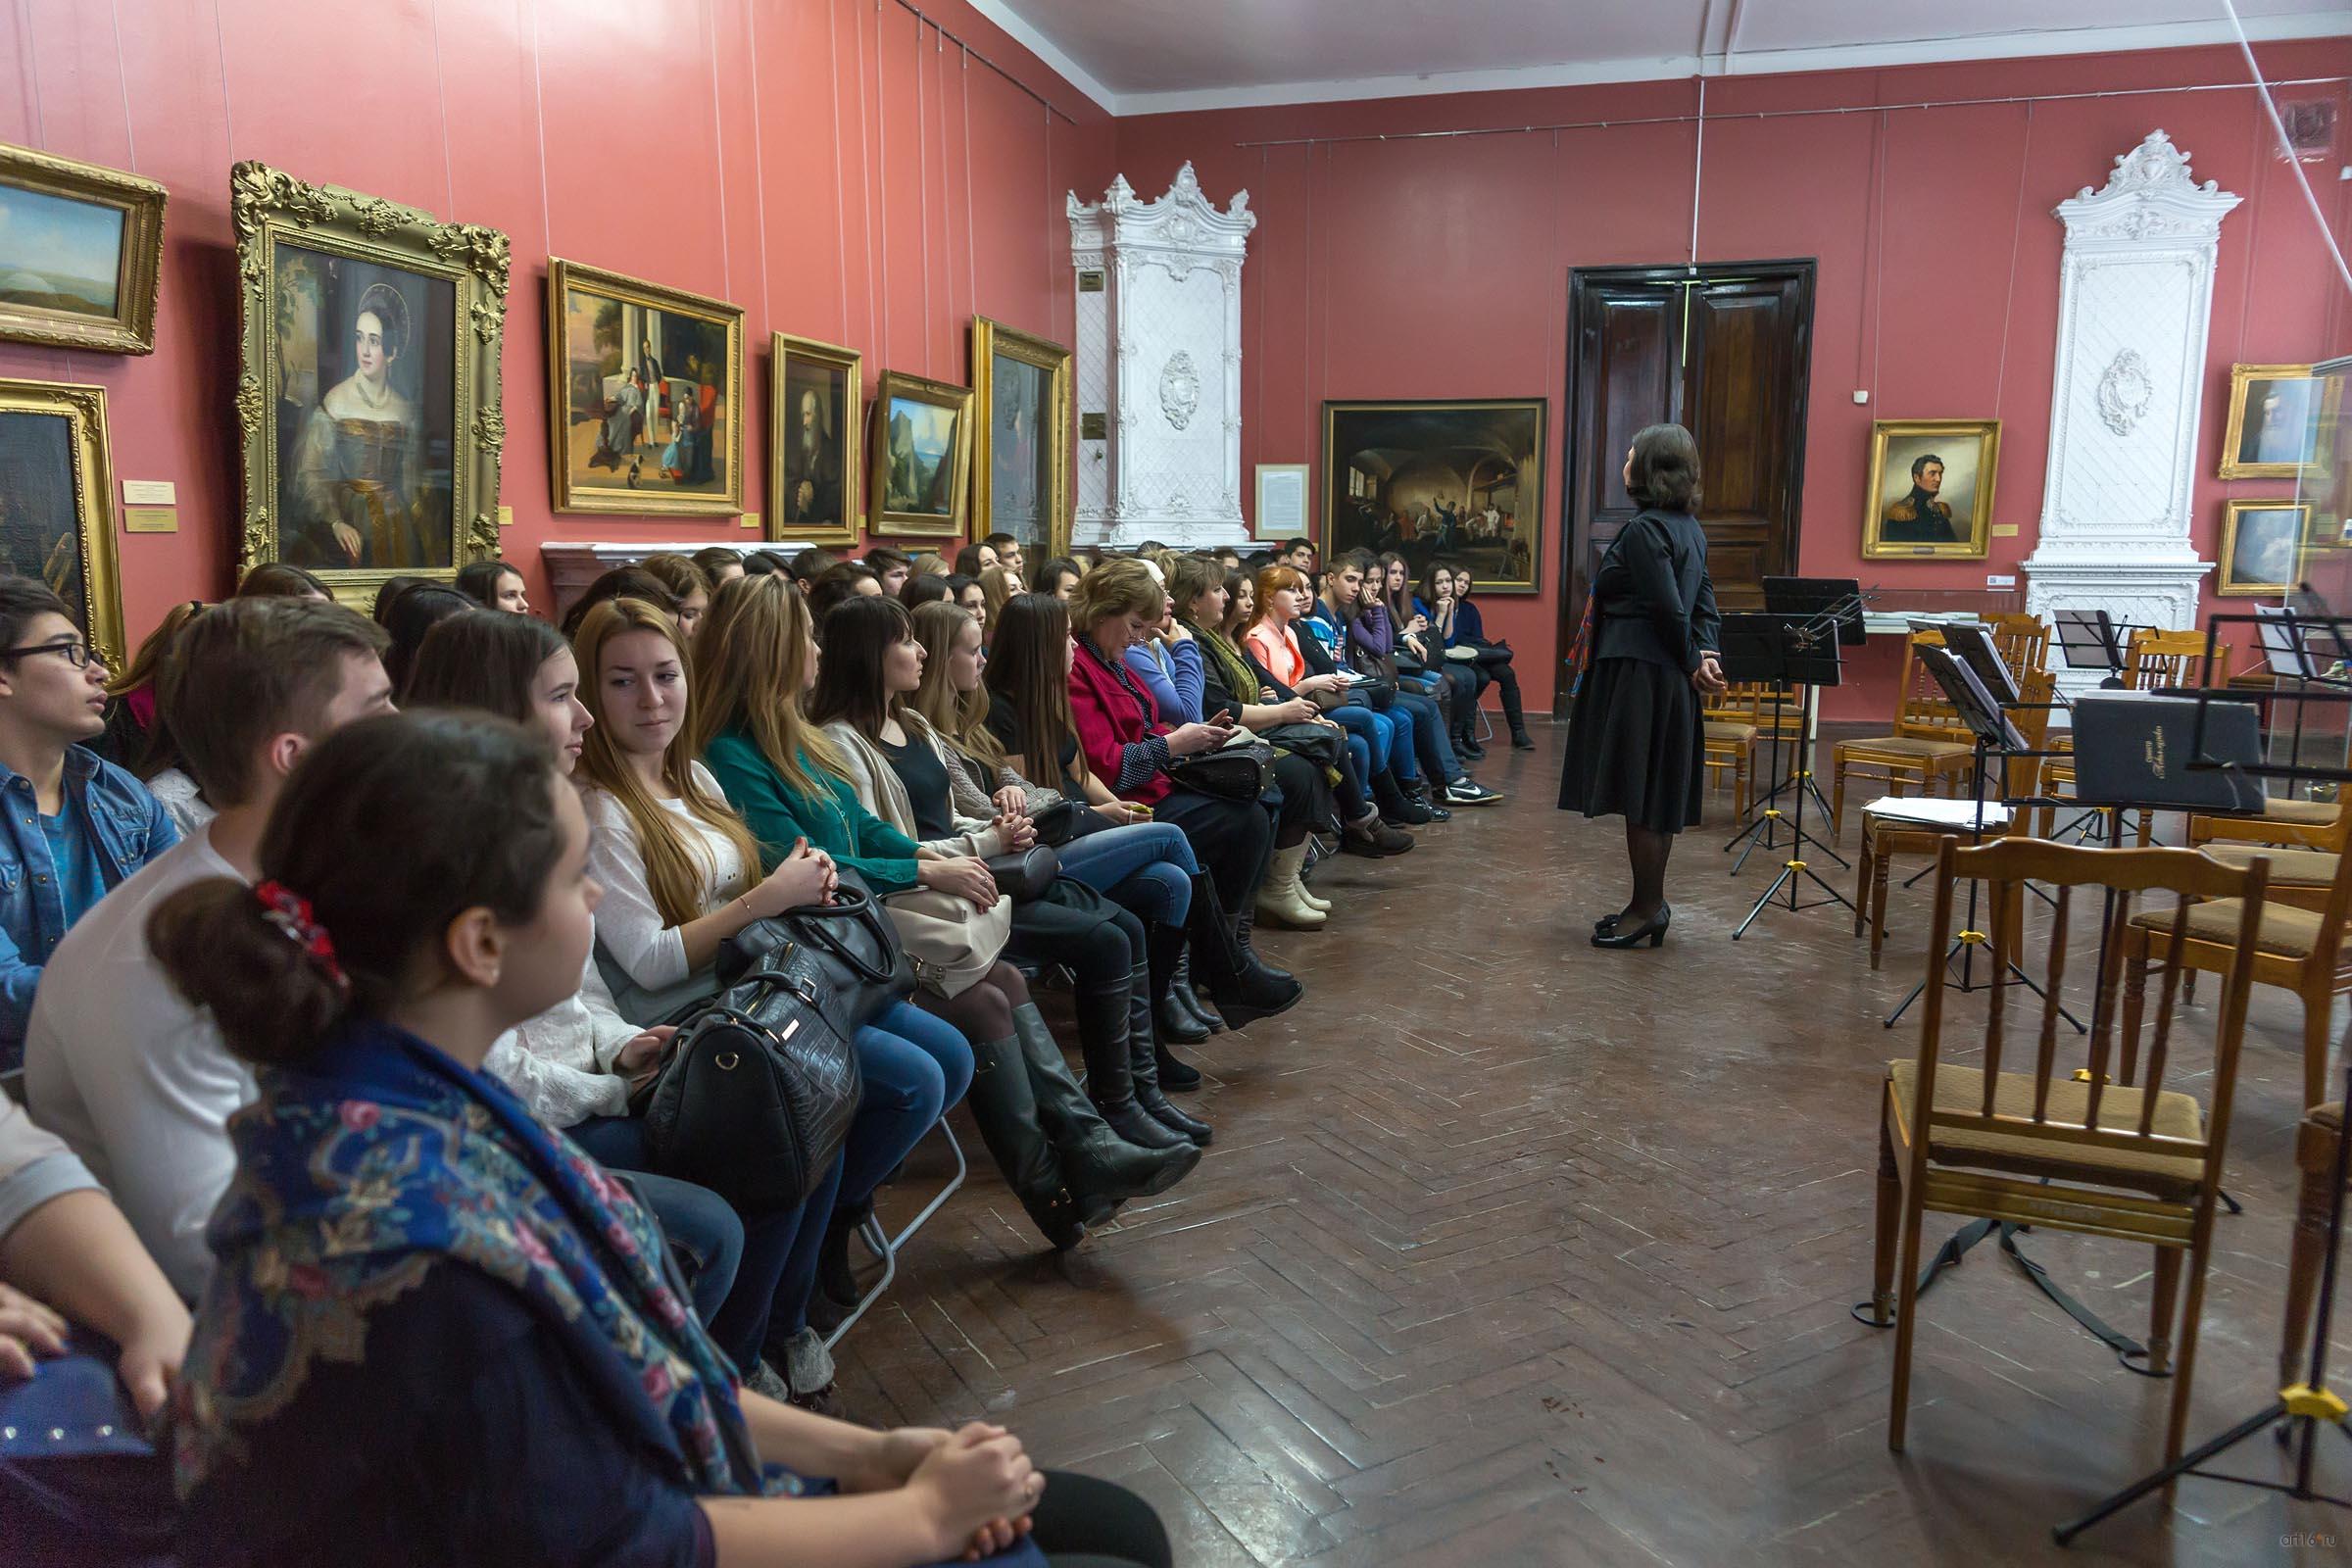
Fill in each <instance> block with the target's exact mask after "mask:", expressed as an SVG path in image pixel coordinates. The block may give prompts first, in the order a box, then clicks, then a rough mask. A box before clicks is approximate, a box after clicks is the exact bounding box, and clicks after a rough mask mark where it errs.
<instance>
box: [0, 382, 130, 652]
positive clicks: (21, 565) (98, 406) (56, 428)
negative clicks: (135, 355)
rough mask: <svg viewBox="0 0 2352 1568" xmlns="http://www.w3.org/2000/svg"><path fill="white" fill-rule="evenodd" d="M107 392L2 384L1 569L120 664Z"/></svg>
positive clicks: (120, 615)
mask: <svg viewBox="0 0 2352 1568" xmlns="http://www.w3.org/2000/svg"><path fill="white" fill-rule="evenodd" d="M114 495H115V479H114V468H113V458H112V456H111V454H110V453H109V451H108V444H107V431H106V389H105V388H104V387H96V386H73V385H69V384H66V383H63V382H55V381H0V566H5V567H6V569H7V570H8V571H10V572H12V573H14V574H15V575H17V576H20V577H30V578H33V579H35V580H36V581H39V582H45V583H47V584H48V585H49V586H50V587H51V588H52V589H54V590H56V593H57V596H58V597H59V598H60V599H63V600H64V601H65V602H66V603H67V604H68V605H70V606H72V607H73V610H74V611H75V612H76V613H78V614H79V616H80V618H81V629H82V635H83V636H84V637H86V638H87V639H88V640H89V645H90V647H92V648H93V649H95V650H96V651H97V652H99V653H101V654H103V655H105V656H106V660H107V662H108V663H110V664H111V665H113V667H115V668H116V669H121V668H122V667H123V579H122V574H121V572H120V570H119V569H118V567H117V565H116V560H115V519H114Z"/></svg>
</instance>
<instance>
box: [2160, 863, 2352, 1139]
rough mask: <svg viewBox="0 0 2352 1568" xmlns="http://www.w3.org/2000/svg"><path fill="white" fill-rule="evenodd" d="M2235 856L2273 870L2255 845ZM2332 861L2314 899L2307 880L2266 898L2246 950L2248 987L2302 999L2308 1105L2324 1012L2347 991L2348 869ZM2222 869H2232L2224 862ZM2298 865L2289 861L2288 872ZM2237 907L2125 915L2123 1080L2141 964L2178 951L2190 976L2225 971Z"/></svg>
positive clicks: (2321, 1086)
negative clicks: (2251, 982)
mask: <svg viewBox="0 0 2352 1568" xmlns="http://www.w3.org/2000/svg"><path fill="white" fill-rule="evenodd" d="M2191 853H2198V852H2191ZM2203 853H2204V855H2205V858H2207V859H2208V860H2211V861H2213V863H2214V864H2216V865H2221V864H2222V861H2221V859H2220V858H2218V857H2217V856H2215V855H2213V854H2212V853H2210V852H2203ZM2242 859H2244V860H2245V861H2246V862H2247V868H2251V867H2253V866H2263V867H2265V868H2266V869H2265V872H2264V875H2265V879H2266V881H2267V880H2268V878H2269V877H2270V876H2271V875H2272V874H2273V873H2272V872H2271V871H2270V870H2268V869H2267V867H2268V864H2269V858H2268V857H2267V856H2265V855H2263V854H2262V853H2261V852H2260V851H2256V852H2254V853H2252V854H2251V855H2248V856H2245V857H2242ZM2334 859H2335V866H2334V876H2333V878H2332V879H2331V880H2330V881H2329V882H2328V883H2327V886H2326V887H2325V888H2324V889H2322V890H2319V896H2318V897H2316V898H2315V897H2313V890H2312V889H2311V888H2310V887H2309V886H2308V885H2304V886H2290V887H2289V888H2287V889H2286V890H2284V892H2283V894H2282V895H2281V896H2279V897H2277V898H2274V899H2273V900H2272V901H2271V902H2270V904H2269V906H2268V907H2265V908H2264V909H2263V911H2262V920H2261V922H2260V924H2259V926H2258V927H2257V929H2256V931H2255V934H2254V947H2253V952H2252V954H2251V955H2250V956H2251V958H2252V961H2253V965H2254V983H2255V984H2256V985H2262V986H2278V988H2279V989H2281V990H2284V991H2292V992H2293V993H2294V994H2295V995H2296V996H2297V997H2299V998H2300V999H2302V1003H2303V1103H2304V1104H2306V1105H2316V1104H2318V1103H2320V1102H2321V1101H2322V1100H2324V1099H2326V1098H2327V1047H2328V1044H2329V1035H2328V1030H2327V1017H2328V1013H2329V1011H2330V1009H2331V1008H2332V1007H2333V1005H2334V1002H2335V999H2336V998H2337V997H2338V996H2341V995H2342V994H2343V993H2345V992H2347V991H2352V963H2348V962H2347V961H2346V955H2345V953H2344V951H2343V935H2344V914H2345V911H2346V908H2347V907H2348V906H2352V875H2347V867H2346V861H2345V858H2344V857H2343V856H2340V855H2339V856H2336V857H2335V858H2334ZM2224 869H2226V870H2236V869H2240V868H2239V867H2234V866H2224ZM2303 869H2304V868H2303V867H2300V866H2297V867H2291V868H2290V871H2300V870H2303ZM2290 899H2292V900H2295V901H2297V902H2298V903H2300V904H2301V905H2303V906H2305V907H2296V906H2295V904H2290V903H2289V902H2288V900H2290ZM2238 912H2239V911H2238V909H2237V907H2236V906H2235V905H2233V904H2230V903H2227V902H2225V903H2223V904H2219V905H2207V904H2199V905H2196V906H2194V907H2190V908H2188V909H2187V910H2185V911H2184V912H2183V914H2182V915H2181V917H2180V918H2179V919H2176V918H2175V916H2174V912H2173V911H2172V910H2170V909H2150V910H2147V911H2146V912H2144V913H2141V914H2138V915H2135V916H2133V917H2132V920H2131V929H2130V931H2129V932H2128V933H2127V934H2126V936H2125V939H2124V957H2125V962H2126V964H2127V966H2128V969H2129V973H2128V974H2127V975H2126V977H2125V982H2124V1082H2126V1083H2130V1082H2131V1081H2132V1065H2133V1061H2134V1058H2135V1054H2136V1053H2137V1050H2138V1046H2139V1007H2140V1000H2141V996H2142V994H2143V993H2144V991H2145V990H2146V986H2147V971H2148V966H2149V964H2151V963H2166V964H2168V966H2169V964H2170V963H2171V961H2172V960H2173V959H2174V958H2175V956H2176V955H2178V961H2179V963H2180V966H2181V967H2183V968H2185V969H2187V970H2188V971H2190V973H2191V976H2192V978H2193V976H2194V974H2195V973H2196V972H2197V971H2200V970H2202V971H2204V972H2206V973H2210V974H2228V973H2229V972H2230V971H2231V969H2232V968H2233V967H2234V966H2235V965H2236V964H2237V963H2238V961H2239V959H2240V955H2239V954H2238V953H2237V951H2236V950H2235V948H2234V947H2233V946H2232V944H2233V943H2234V942H2235V941H2236V940H2237V932H2238Z"/></svg>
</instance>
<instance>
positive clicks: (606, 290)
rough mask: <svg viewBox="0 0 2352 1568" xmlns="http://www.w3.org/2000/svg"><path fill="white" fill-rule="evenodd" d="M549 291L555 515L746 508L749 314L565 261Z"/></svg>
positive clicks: (553, 271) (554, 269) (555, 268)
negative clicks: (557, 415) (555, 416)
mask: <svg viewBox="0 0 2352 1568" xmlns="http://www.w3.org/2000/svg"><path fill="white" fill-rule="evenodd" d="M548 282H549V295H550V297H549V307H548V319H549V324H550V326H551V329H552V331H553V334H554V341H553V342H552V343H551V344H550V345H549V356H550V362H551V365H550V381H551V385H552V390H553V392H554V395H555V397H556V400H557V403H558V406H559V407H561V408H562V409H563V410H564V417H563V419H562V420H561V421H560V424H559V427H558V428H557V429H556V431H555V432H554V434H555V436H556V440H557V442H558V446H557V450H556V452H555V454H554V459H555V464H556V473H555V476H554V477H555V484H554V487H553V488H554V490H555V493H556V506H557V509H558V510H559V511H564V512H621V513H649V512H650V513H669V514H676V513H691V514H696V515H704V514H732V513H736V512H740V511H742V510H743V473H742V466H743V433H742V430H741V428H740V424H739V421H740V419H741V417H742V414H741V411H742V406H743V337H742V333H743V313H742V311H740V310H738V309H737V308H736V307H734V306H732V305H729V304H727V303H726V302H724V301H723V300H710V299H704V298H703V297H701V296H700V295H693V294H686V293H682V292H680V291H678V290H676V289H669V288H663V287H662V286H660V285H658V284H653V283H647V282H642V281H640V280H638V279H636V278H630V277H623V276H621V275H620V274H618V273H615V272H606V271H601V270H597V269H594V268H589V267H583V266H580V265H578V264H577V263H573V262H565V261H561V260H559V261H556V262H554V263H552V264H550V269H549V276H548Z"/></svg>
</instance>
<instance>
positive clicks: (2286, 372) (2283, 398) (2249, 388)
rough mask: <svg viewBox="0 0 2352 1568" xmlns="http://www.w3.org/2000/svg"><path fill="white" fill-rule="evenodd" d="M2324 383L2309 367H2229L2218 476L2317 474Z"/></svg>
mask: <svg viewBox="0 0 2352 1568" xmlns="http://www.w3.org/2000/svg"><path fill="white" fill-rule="evenodd" d="M2325 387H2326V382H2325V381H2324V380H2323V379H2322V378H2321V377H2319V376H2316V375H2313V374H2312V373H2311V367H2310V366H2308V365H2232V366H2231V367H2229V420H2228V422H2227V423H2226V424H2225V425H2224V426H2223V429H2222V469H2221V475H2220V476H2221V477H2222V478H2224V479H2294V478H2300V477H2301V476H2302V475H2304V474H2305V473H2307V472H2316V471H2317V469H2318V466H2319V453H2318V444H2319V432H2320V429H2321V423H2322V412H2323V411H2322V405H2323V404H2324V403H2325V401H2326V397H2325Z"/></svg>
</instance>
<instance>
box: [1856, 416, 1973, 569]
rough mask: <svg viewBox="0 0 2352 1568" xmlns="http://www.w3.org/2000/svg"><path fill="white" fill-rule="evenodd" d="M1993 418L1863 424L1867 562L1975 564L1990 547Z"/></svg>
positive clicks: (1890, 420)
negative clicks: (1867, 469) (1866, 430)
mask: <svg viewBox="0 0 2352 1568" xmlns="http://www.w3.org/2000/svg"><path fill="white" fill-rule="evenodd" d="M2000 455H2001V421H2000V420H1998V419H1880V420H1877V421H1875V422H1874V423H1873V424H1872V425H1871V427H1870V483H1869V486H1868V488H1867V489H1866V490H1864V492H1863V495H1864V500H1865V511H1864V512H1863V515H1862V555H1863V559H1865V560H1867V561H1933V560H1942V561H1982V560H1984V559H1985V555H1986V553H1987V552H1988V551H1989V550H1990V549H1991V546H1992V482H1993V478H1994V476H1995V474H1996V473H1997V471H1998V469H1999V466H2000Z"/></svg>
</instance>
